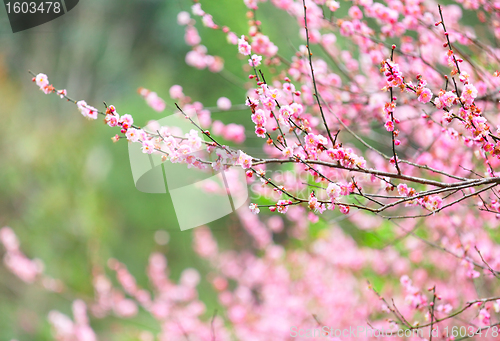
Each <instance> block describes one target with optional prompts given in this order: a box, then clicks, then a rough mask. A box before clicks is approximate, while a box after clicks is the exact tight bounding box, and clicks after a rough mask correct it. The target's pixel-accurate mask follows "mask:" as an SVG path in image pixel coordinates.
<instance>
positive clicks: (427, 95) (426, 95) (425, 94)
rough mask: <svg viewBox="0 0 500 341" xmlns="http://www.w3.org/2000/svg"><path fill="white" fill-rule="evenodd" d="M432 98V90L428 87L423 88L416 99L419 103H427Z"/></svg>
mask: <svg viewBox="0 0 500 341" xmlns="http://www.w3.org/2000/svg"><path fill="white" fill-rule="evenodd" d="M431 100H432V92H431V90H430V89H428V88H423V89H422V91H421V92H420V95H419V96H418V101H419V102H421V103H429V102H430V101H431Z"/></svg>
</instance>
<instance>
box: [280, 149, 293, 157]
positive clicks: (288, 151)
mask: <svg viewBox="0 0 500 341" xmlns="http://www.w3.org/2000/svg"><path fill="white" fill-rule="evenodd" d="M281 154H283V156H284V157H288V158H289V157H292V156H293V148H292V147H286V148H285V149H283V151H282V152H281Z"/></svg>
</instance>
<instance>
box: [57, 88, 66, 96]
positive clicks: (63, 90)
mask: <svg viewBox="0 0 500 341" xmlns="http://www.w3.org/2000/svg"><path fill="white" fill-rule="evenodd" d="M57 94H58V95H59V97H61V98H64V96H67V95H68V91H66V89H62V90H58V91H57Z"/></svg>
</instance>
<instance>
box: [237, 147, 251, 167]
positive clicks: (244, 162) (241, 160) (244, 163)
mask: <svg viewBox="0 0 500 341" xmlns="http://www.w3.org/2000/svg"><path fill="white" fill-rule="evenodd" d="M239 153H240V156H239V157H238V163H237V164H238V165H240V166H241V168H243V169H248V168H250V167H252V157H251V156H250V155H247V154H245V153H243V152H242V151H240V152H239Z"/></svg>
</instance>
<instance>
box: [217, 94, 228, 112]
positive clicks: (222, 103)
mask: <svg viewBox="0 0 500 341" xmlns="http://www.w3.org/2000/svg"><path fill="white" fill-rule="evenodd" d="M217 108H219V109H220V110H224V111H226V110H229V109H231V101H230V100H229V98H227V97H220V98H219V99H218V100H217Z"/></svg>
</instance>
